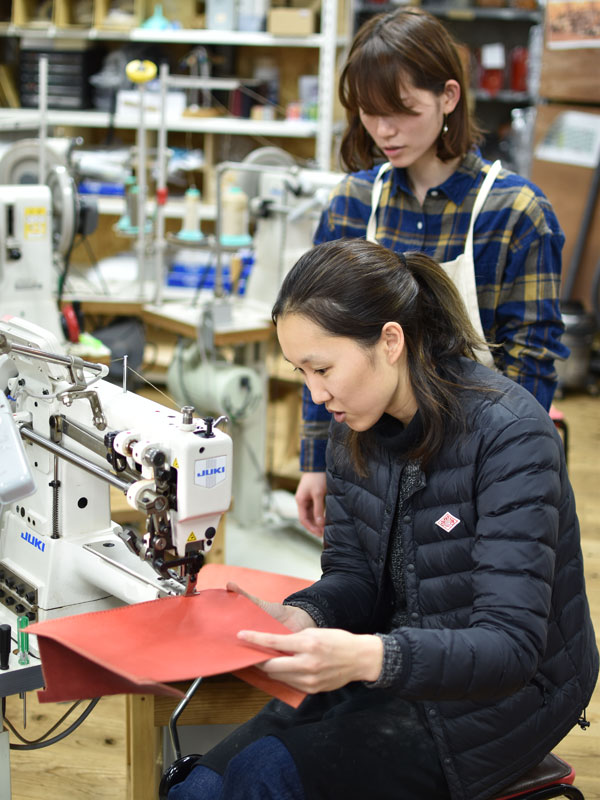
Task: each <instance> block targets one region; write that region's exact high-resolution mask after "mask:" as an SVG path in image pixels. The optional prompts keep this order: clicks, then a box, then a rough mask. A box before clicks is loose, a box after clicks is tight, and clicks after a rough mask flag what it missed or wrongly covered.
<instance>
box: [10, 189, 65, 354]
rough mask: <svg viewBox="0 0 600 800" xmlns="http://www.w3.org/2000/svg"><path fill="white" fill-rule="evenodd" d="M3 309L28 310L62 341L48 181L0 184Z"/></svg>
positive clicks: (18, 311)
mask: <svg viewBox="0 0 600 800" xmlns="http://www.w3.org/2000/svg"><path fill="white" fill-rule="evenodd" d="M0 296H1V297H2V313H3V314H14V315H16V316H21V315H22V314H23V313H24V312H25V311H26V310H27V309H29V310H30V311H31V312H32V314H35V319H37V320H38V322H39V323H40V325H43V326H44V327H45V328H47V329H48V330H49V331H51V332H52V333H53V334H54V335H55V336H56V338H57V339H58V341H59V342H62V341H64V335H63V333H62V330H61V327H60V314H59V311H58V307H57V305H56V281H55V280H54V277H53V270H52V208H51V196H50V189H49V187H48V186H41V185H40V186H37V185H36V186H33V185H31V186H17V185H15V186H0Z"/></svg>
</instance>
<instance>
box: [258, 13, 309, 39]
mask: <svg viewBox="0 0 600 800" xmlns="http://www.w3.org/2000/svg"><path fill="white" fill-rule="evenodd" d="M316 24H317V15H316V12H315V11H313V9H312V8H271V9H270V10H269V15H268V17H267V31H268V32H269V33H272V34H273V35H275V36H310V35H311V34H313V33H315V31H316Z"/></svg>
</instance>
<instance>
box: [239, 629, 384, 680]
mask: <svg viewBox="0 0 600 800" xmlns="http://www.w3.org/2000/svg"><path fill="white" fill-rule="evenodd" d="M238 638H239V639H242V640H243V641H244V642H247V643H248V644H256V645H259V646H261V647H270V648H273V649H274V650H279V651H281V652H282V653H284V654H285V655H281V656H277V657H275V658H270V659H269V660H268V661H264V662H263V663H262V664H259V665H258V667H259V669H262V670H263V671H264V672H265V673H266V674H267V675H268V676H269V677H270V678H274V679H275V680H278V681H282V682H283V683H287V684H288V685H289V686H292V687H293V688H294V689H298V690H299V691H302V692H306V693H307V694H316V693H317V692H327V691H332V690H334V689H339V688H340V687H341V686H345V685H346V684H347V683H350V682H351V681H375V680H377V678H378V677H379V674H380V672H381V667H382V664H383V642H382V641H381V639H380V638H379V637H378V636H372V635H369V634H364V635H358V634H355V633H348V631H343V630H337V629H334V628H305V629H304V630H302V631H299V632H298V633H290V634H274V633H260V632H258V631H240V632H239V633H238Z"/></svg>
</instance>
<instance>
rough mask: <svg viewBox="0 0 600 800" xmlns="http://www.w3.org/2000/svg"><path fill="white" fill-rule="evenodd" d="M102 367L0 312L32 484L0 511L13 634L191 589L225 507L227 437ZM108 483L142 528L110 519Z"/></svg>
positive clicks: (1, 372) (5, 608)
mask: <svg viewBox="0 0 600 800" xmlns="http://www.w3.org/2000/svg"><path fill="white" fill-rule="evenodd" d="M106 372H107V367H106V366H104V365H100V364H94V363H88V362H85V361H82V360H81V359H79V358H76V357H73V356H70V355H66V354H65V351H64V349H63V348H62V347H61V345H60V344H59V342H58V341H57V339H56V337H55V336H54V335H53V334H52V333H50V332H49V331H46V330H44V329H42V328H40V327H38V326H37V325H35V324H33V323H31V322H28V321H26V320H24V319H21V318H18V317H2V318H0V390H3V391H4V392H5V394H6V395H7V397H8V398H9V400H10V403H11V406H12V410H13V418H14V421H15V423H16V425H17V427H18V429H19V431H20V434H21V438H22V440H23V443H24V446H25V453H26V455H27V458H28V461H29V465H30V469H31V473H32V475H33V478H34V482H35V484H36V487H37V488H36V491H35V492H34V493H33V494H32V495H30V496H29V497H27V498H26V499H21V500H17V501H14V502H11V503H10V504H8V505H6V506H3V507H2V511H1V516H0V622H8V623H9V624H11V626H12V629H13V631H16V629H17V618H18V617H19V616H23V615H24V616H26V617H28V618H29V619H30V620H32V621H33V620H44V619H50V618H55V617H59V616H65V615H68V614H77V613H84V612H87V611H96V610H101V609H107V608H112V607H115V606H118V605H122V604H124V603H135V602H139V601H143V600H151V599H155V598H157V597H161V596H165V595H169V594H171V595H172V594H182V593H184V592H185V593H191V592H193V591H194V588H195V582H196V577H197V574H198V571H199V569H200V567H201V565H202V563H203V560H204V556H205V554H206V553H207V552H208V551H209V550H210V548H211V546H212V543H213V541H214V537H215V534H216V531H217V527H218V524H219V520H220V518H221V516H222V514H223V513H224V512H225V511H227V509H228V507H229V505H230V500H231V474H232V465H231V461H232V443H231V439H230V437H229V436H228V435H226V434H225V433H223V432H222V431H220V430H219V428H218V427H217V426H218V424H219V422H220V420H216V421H215V420H213V419H212V418H206V419H199V418H196V417H194V416H193V409H192V408H191V407H189V406H188V407H184V408H183V409H182V410H181V412H180V413H178V412H175V411H172V410H170V409H168V408H166V407H164V406H161V405H159V404H157V403H155V402H152V401H150V400H148V399H146V398H144V397H141V396H139V395H135V394H133V393H131V392H128V391H125V390H124V389H122V388H121V387H118V386H115V385H113V384H111V383H108V382H107V381H106V380H104V379H103V378H104V375H105V374H106ZM3 449H5V448H3ZM2 455H3V458H10V457H11V456H10V454H6V453H5V452H3V454H2ZM111 485H112V486H114V487H116V488H117V489H119V490H120V491H122V492H123V493H125V494H126V496H127V501H128V503H129V504H130V505H131V506H132V507H133V508H135V509H137V510H138V511H141V512H143V514H144V515H145V529H144V530H141V531H139V532H136V531H134V530H124V529H123V528H122V527H121V526H119V525H117V524H115V523H114V522H112V521H111V516H110V492H109V487H110V486H111Z"/></svg>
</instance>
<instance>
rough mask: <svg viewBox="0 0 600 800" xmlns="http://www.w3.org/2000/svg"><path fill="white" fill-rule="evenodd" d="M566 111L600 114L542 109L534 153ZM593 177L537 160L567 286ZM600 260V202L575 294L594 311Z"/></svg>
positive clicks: (536, 175)
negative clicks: (557, 228)
mask: <svg viewBox="0 0 600 800" xmlns="http://www.w3.org/2000/svg"><path fill="white" fill-rule="evenodd" d="M569 52H573V51H569ZM564 111H586V112H589V113H595V114H598V115H600V109H595V108H593V107H590V108H585V109H582V108H580V107H577V106H566V105H558V104H552V105H546V106H539V107H538V110H537V119H536V126H535V141H534V154H535V147H536V146H537V144H538V143H539V142H541V141H542V140H543V138H544V136H545V134H546V132H547V130H548V128H549V127H550V125H551V124H552V122H553V121H554V119H555V118H556V117H557V116H558V115H559V114H561V113H563V112H564ZM593 174H594V170H593V169H590V168H587V167H577V166H573V165H571V164H558V163H554V162H552V161H541V160H539V159H536V158H535V157H534V159H533V164H532V170H531V180H532V181H533V182H534V183H535V184H537V185H538V186H539V187H540V189H541V190H542V191H543V192H544V194H545V195H546V196H547V197H548V198H549V200H550V202H551V203H552V205H553V207H554V210H555V212H556V216H557V217H558V221H559V222H560V225H561V227H562V229H563V231H564V233H565V247H564V250H563V284H564V280H565V279H566V276H567V273H568V270H569V265H570V263H571V259H572V257H573V251H574V248H575V243H576V241H577V236H578V234H579V230H580V227H581V222H582V219H583V214H584V209H585V206H586V203H587V199H588V194H589V191H590V187H591V184H592V179H593ZM599 261H600V202H598V201H597V202H596V206H595V211H594V215H593V217H592V221H591V224H590V229H589V233H588V237H587V241H586V246H585V249H584V251H583V255H582V259H581V263H580V266H579V269H578V271H577V278H576V280H575V283H574V286H573V293H572V299H574V300H580V301H581V302H582V303H583V304H584V305H585V307H586V308H587V309H591V304H592V301H591V287H592V280H593V276H594V272H595V269H596V265H597V263H598V262H599Z"/></svg>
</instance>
